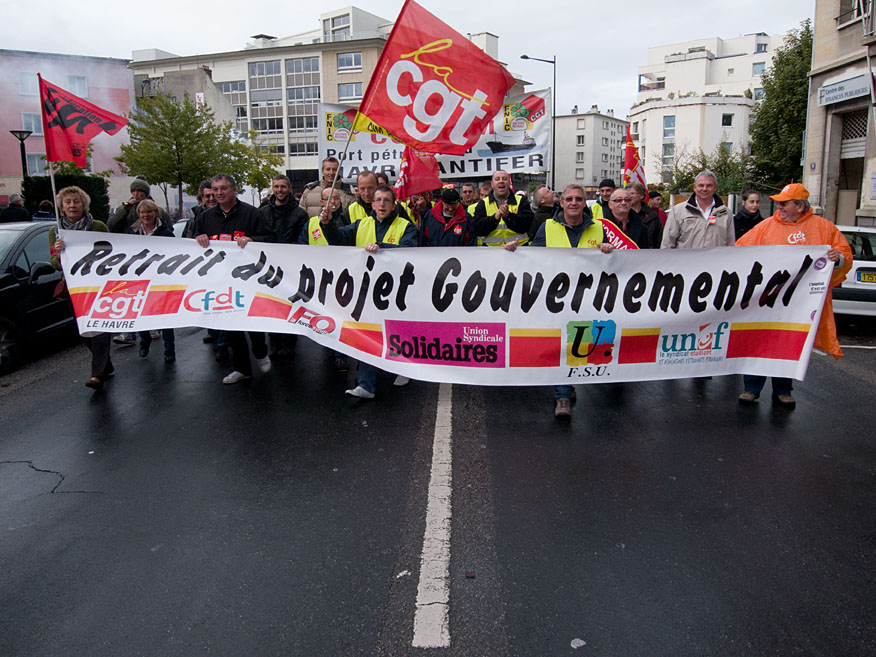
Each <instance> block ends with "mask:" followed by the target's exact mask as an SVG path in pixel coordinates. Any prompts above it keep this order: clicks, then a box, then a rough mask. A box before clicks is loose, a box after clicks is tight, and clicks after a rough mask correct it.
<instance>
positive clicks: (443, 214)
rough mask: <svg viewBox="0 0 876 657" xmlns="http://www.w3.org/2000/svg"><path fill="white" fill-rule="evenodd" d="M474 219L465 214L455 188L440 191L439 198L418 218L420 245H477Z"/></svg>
mask: <svg viewBox="0 0 876 657" xmlns="http://www.w3.org/2000/svg"><path fill="white" fill-rule="evenodd" d="M477 243H478V239H477V235H476V234H475V229H474V219H473V218H472V217H470V216H469V215H468V214H466V211H465V208H463V206H462V203H460V197H459V192H457V191H456V190H455V189H444V190H442V191H441V200H440V201H438V203H436V204H435V207H433V208H431V209H429V210H426V211H425V212H424V213H423V214H422V217H421V219H420V246H477Z"/></svg>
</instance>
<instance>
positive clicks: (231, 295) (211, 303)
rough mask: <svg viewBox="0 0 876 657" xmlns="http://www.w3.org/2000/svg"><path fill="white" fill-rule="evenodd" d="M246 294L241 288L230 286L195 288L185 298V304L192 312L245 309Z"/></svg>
mask: <svg viewBox="0 0 876 657" xmlns="http://www.w3.org/2000/svg"><path fill="white" fill-rule="evenodd" d="M245 305H246V304H245V303H244V294H243V292H241V291H240V290H235V289H233V288H230V287H229V288H228V289H227V290H223V291H221V292H219V291H218V290H195V291H194V292H190V293H189V294H187V295H186V296H185V299H183V306H184V307H185V309H186V310H188V311H189V312H192V313H215V312H227V311H237V310H243V308H244V306H245Z"/></svg>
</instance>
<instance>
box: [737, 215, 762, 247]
mask: <svg viewBox="0 0 876 657" xmlns="http://www.w3.org/2000/svg"><path fill="white" fill-rule="evenodd" d="M761 219H763V217H761V215H760V212H755V213H754V214H751V213H750V212H749V211H748V210H746V209H745V208H739V212H737V213H736V214H735V215H734V216H733V230H735V231H736V239H739V238H740V237H742V236H743V235H745V233H747V232H748V231H750V230H751V229H752V228H754V227H755V226H757V225H758V224H759V223H760V222H761Z"/></svg>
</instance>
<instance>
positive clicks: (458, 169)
mask: <svg viewBox="0 0 876 657" xmlns="http://www.w3.org/2000/svg"><path fill="white" fill-rule="evenodd" d="M550 94H551V92H550V90H549V89H545V90H542V91H534V92H532V93H529V94H524V95H522V96H509V97H508V98H506V99H505V102H504V104H503V105H502V109H501V111H500V112H499V113H498V114H497V115H496V116H495V117H494V118H493V121H492V123H490V124H489V127H488V129H487V131H486V132H485V133H484V134H483V135H481V137H480V138H479V139H478V141H477V142H476V143H475V144H474V146H472V147H471V148H470V149H469V150H468V151H466V153H465V154H463V155H436V156H435V157H436V159H437V160H438V166H439V168H440V171H441V179H442V180H454V179H458V178H470V177H482V178H484V179H486V178H489V177H490V176H491V175H492V174H493V172H494V171H496V170H497V169H504V170H505V171H507V172H508V173H511V174H514V173H541V172H544V171H547V170H548V168H549V167H550V153H551V117H550V113H549V111H548V110H547V108H550V107H551V96H550ZM319 118H320V121H319V155H320V159H323V158H326V157H337V158H341V157H342V155H343V151H344V145H345V144H346V142H347V139H348V138H349V137H350V131H351V130H353V122H354V121H355V119H356V108H351V107H348V106H347V105H331V104H326V103H322V104H320V106H319ZM403 151H404V144H402V143H401V142H398V141H395V140H393V138H392V137H391V136H389V134H388V133H387V132H386V131H385V130H382V129H381V128H380V127H379V126H374V128H373V130H370V131H355V132H354V133H353V135H352V141H351V143H350V148H349V151H348V152H347V156H346V158H344V160H343V161H342V162H341V168H340V172H339V175H340V176H341V179H342V180H343V181H344V182H352V183H355V181H356V176H358V175H359V173H361V172H362V171H365V170H370V171H375V172H378V171H382V172H383V173H385V174H387V175H388V176H389V177H390V178H396V177H397V176H398V173H399V167H400V165H401V158H402V152H403Z"/></svg>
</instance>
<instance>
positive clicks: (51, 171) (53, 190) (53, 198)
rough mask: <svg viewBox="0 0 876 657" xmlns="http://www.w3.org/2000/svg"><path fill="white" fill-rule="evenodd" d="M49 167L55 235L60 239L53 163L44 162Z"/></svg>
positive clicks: (59, 217) (59, 219) (59, 215)
mask: <svg viewBox="0 0 876 657" xmlns="http://www.w3.org/2000/svg"><path fill="white" fill-rule="evenodd" d="M46 164H48V165H49V179H50V180H51V181H52V206H53V207H54V208H55V234H56V235H57V237H58V239H60V238H61V213H60V212H58V192H57V191H56V190H55V163H54V162H46Z"/></svg>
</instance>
